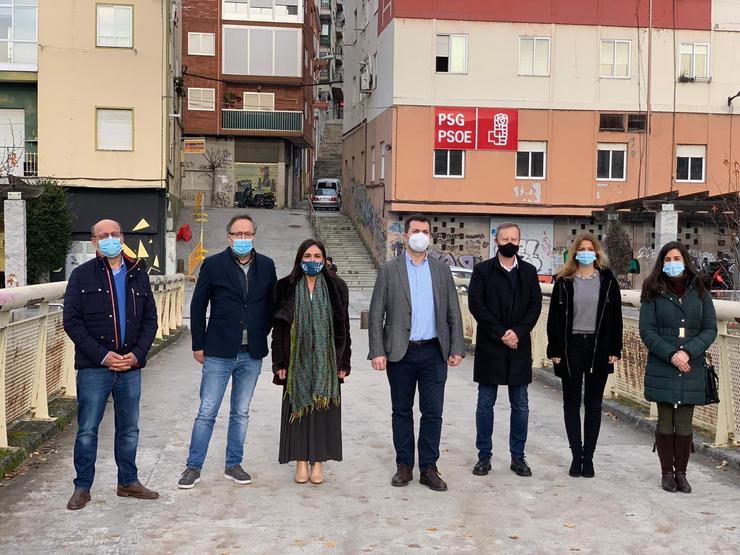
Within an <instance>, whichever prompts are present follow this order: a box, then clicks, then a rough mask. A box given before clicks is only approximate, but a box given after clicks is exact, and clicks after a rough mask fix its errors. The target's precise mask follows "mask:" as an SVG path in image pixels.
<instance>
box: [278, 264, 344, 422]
mask: <svg viewBox="0 0 740 555" xmlns="http://www.w3.org/2000/svg"><path fill="white" fill-rule="evenodd" d="M285 394H286V395H287V396H288V399H289V401H290V421H291V422H293V421H295V420H299V419H300V418H301V417H302V416H304V415H305V414H308V413H309V412H311V411H312V410H314V409H317V410H326V409H328V408H329V405H330V404H332V403H333V404H335V405H337V406H339V403H340V395H339V378H338V377H337V355H336V350H335V348H334V320H333V318H332V308H331V301H330V300H329V290H328V289H327V286H326V281H325V280H324V276H323V275H321V274H319V275H318V277H317V278H316V287H314V291H313V299H311V295H310V293H309V291H308V284H307V282H306V278H305V277H303V278H302V279H301V280H300V281H299V282H298V284H297V285H296V291H295V312H294V315H293V325H292V326H291V328H290V363H289V365H288V387H287V389H286V391H285Z"/></svg>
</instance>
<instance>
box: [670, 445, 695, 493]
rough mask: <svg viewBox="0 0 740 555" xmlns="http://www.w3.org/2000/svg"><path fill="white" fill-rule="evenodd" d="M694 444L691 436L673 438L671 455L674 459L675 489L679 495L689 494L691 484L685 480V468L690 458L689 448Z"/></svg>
mask: <svg viewBox="0 0 740 555" xmlns="http://www.w3.org/2000/svg"><path fill="white" fill-rule="evenodd" d="M693 444H694V438H693V436H690V435H689V436H679V435H675V436H673V453H674V457H675V462H674V466H675V469H676V474H675V478H676V487H677V488H678V491H680V492H681V493H691V484H689V481H688V480H687V479H686V467H687V466H688V464H689V457H690V456H691V447H692V446H693Z"/></svg>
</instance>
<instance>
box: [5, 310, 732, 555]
mask: <svg viewBox="0 0 740 555" xmlns="http://www.w3.org/2000/svg"><path fill="white" fill-rule="evenodd" d="M366 337H367V335H366V333H365V332H364V331H361V330H359V329H358V328H357V323H355V327H354V329H353V343H354V356H353V365H354V367H355V369H354V371H353V373H352V375H351V376H350V378H349V379H348V381H347V385H346V386H345V388H344V391H343V397H344V398H343V402H344V427H343V428H344V449H345V460H344V461H343V462H341V463H328V464H327V476H326V478H327V479H326V483H325V484H324V485H321V486H312V485H297V484H295V483H293V481H292V470H293V469H292V467H291V466H280V465H278V464H277V462H276V461H277V452H278V441H277V440H278V432H279V430H278V427H279V415H280V389H278V388H277V387H276V386H273V385H272V384H271V381H270V380H271V373H270V371H269V364H268V363H267V361H266V362H265V364H264V368H263V374H262V377H261V378H260V381H259V384H258V386H257V390H256V393H255V397H254V401H253V404H252V412H251V421H250V428H249V434H248V438H247V448H246V461H245V466H246V468H247V470H248V471H249V472H250V473H252V476H253V479H254V483H253V484H252V485H249V486H236V485H234V483H233V482H230V481H227V480H225V479H224V478H223V474H222V472H221V470H222V466H223V462H224V448H225V432H226V430H225V424H226V420H227V419H228V411H227V407H222V411H221V417H220V418H219V420H218V421H217V428H216V431H215V434H214V437H213V441H212V445H211V447H212V448H211V450H210V453H209V456H208V459H207V461H206V466H205V469H204V474H203V480H202V481H201V483H200V484H198V485H197V486H196V488H195V489H193V490H190V491H182V490H178V489H177V488H176V485H175V484H176V482H177V479H178V477H179V474H180V472H181V471H182V470H183V466H184V462H185V458H186V454H187V447H188V443H189V435H190V427H191V425H192V422H193V418H194V416H195V413H196V410H197V404H198V380H199V376H200V372H199V368H198V366H197V365H196V363H195V362H194V361H193V359H192V358H191V355H190V345H189V338H188V337H183V338H182V339H180V341H179V342H178V343H177V344H176V345H175V346H173V347H171V348H170V349H168V350H167V351H165V352H164V353H162V354H160V355H158V356H157V357H155V358H154V359H153V360H152V363H151V365H150V367H149V368H148V369H147V370H146V373H145V377H144V384H143V398H142V413H141V422H140V426H141V443H140V450H139V459H138V461H139V466H140V477H141V480H142V482H144V483H145V484H146V485H148V486H149V487H152V488H155V489H157V490H159V491H160V493H161V499H159V500H158V501H154V502H149V501H136V500H132V499H123V498H118V497H116V495H115V484H116V478H115V476H116V473H115V464H114V461H113V453H112V446H113V445H112V444H113V420H112V414H111V411H110V409H111V408H112V407H109V411H108V412H109V413H108V414H107V415H106V418H105V420H104V422H103V425H102V427H101V437H100V444H99V445H100V447H99V459H98V467H97V468H98V472H97V478H96V483H95V486H94V488H93V490H92V496H93V501H92V503H91V504H89V505H88V507H87V508H85V509H83V510H82V511H79V512H70V511H67V510H66V509H65V504H66V501H67V498H68V496H69V495H70V494H71V491H72V483H71V480H72V478H73V467H72V445H73V440H74V431H75V430H74V428H71V429H69V430H68V431H67V432H66V433H65V434H64V435H63V436H61V437H60V438H59V439H58V441H57V448H58V452H57V453H56V454H53V455H51V456H49V457H48V458H47V460H46V462H44V463H42V464H41V466H40V467H39V468H37V469H32V470H30V471H29V472H28V473H27V474H25V475H23V476H20V477H18V478H16V479H14V480H12V481H10V482H6V483H5V487H2V488H0V553H12V552H19V553H24V554H25V553H28V554H31V553H96V554H97V553H193V554H196V553H197V554H200V553H214V554H215V553H219V554H220V553H319V552H326V553H332V552H334V553H359V552H374V553H404V552H408V553H431V552H448V553H449V552H470V553H494V552H523V553H542V552H557V553H568V552H576V551H578V552H591V553H618V552H630V553H677V552H694V553H705V552H731V551H735V550H736V549H737V546H738V545H739V544H740V524H739V523H740V503H738V502H737V500H738V494H739V493H740V477H739V476H738V475H737V473H735V472H734V471H727V470H719V469H716V468H715V467H714V466H709V465H707V464H706V462H704V461H703V460H701V459H698V458H697V459H695V460H694V461H692V463H691V466H690V469H689V477H690V479H691V481H692V484H693V486H694V494H692V495H681V494H669V493H665V492H663V491H662V490H661V489H660V488H659V486H658V482H659V475H658V474H659V471H658V463H657V457H656V455H655V454H653V453H652V452H651V447H652V440H651V438H650V437H649V436H648V435H646V434H645V433H643V432H639V431H635V430H634V429H632V428H630V427H627V426H624V425H621V424H618V423H616V422H614V421H612V420H611V419H610V418H609V417H606V418H605V423H604V427H603V433H602V439H601V441H600V449H599V450H598V452H597V458H596V470H597V476H596V478H595V479H592V480H588V479H583V478H578V479H573V478H570V477H568V476H567V465H568V464H569V462H570V461H569V458H568V450H567V445H566V441H565V437H564V430H563V424H562V418H561V409H560V398H559V393H558V392H556V391H553V390H551V389H547V388H545V387H544V386H542V385H539V384H535V385H534V386H533V387H532V388H531V394H530V399H531V407H532V414H531V427H530V438H529V443H528V448H527V457H528V460H529V462H530V464H531V465H532V468H533V470H534V476H533V477H532V478H518V477H516V476H515V475H514V474H513V473H512V472H511V471H510V470H509V469H508V458H507V455H508V454H507V449H506V445H507V438H506V434H507V429H508V402H506V401H505V397H506V396H505V395H503V396H502V397H503V398H502V403H501V405H500V407H499V411H498V415H499V418H498V425H497V426H496V434H495V436H496V437H495V448H494V450H495V455H494V470H493V473H492V474H491V475H489V476H488V477H475V476H473V475H472V474H471V473H470V469H471V468H472V465H473V464H474V463H475V451H474V410H475V409H474V406H475V388H474V385H473V384H472V382H471V380H470V376H471V373H472V371H471V370H472V365H471V362H472V361H471V360H470V359H467V360H466V361H465V362H464V363H463V365H462V367H461V368H459V369H456V370H452V371H450V375H449V381H448V386H447V399H446V410H445V425H444V430H443V436H442V450H443V451H442V458H441V460H440V463H439V466H440V470H441V472H442V473H443V476H444V478H445V479H446V480H447V481H448V483H449V486H450V490H449V491H448V492H446V493H436V492H432V491H430V490H428V489H426V488H425V487H422V486H421V485H419V483H418V481H416V482H414V483H413V484H412V485H410V486H409V487H407V488H393V487H391V486H390V484H389V480H390V477H391V475H392V474H393V472H394V462H393V461H394V459H393V448H392V444H391V435H390V402H389V398H388V386H387V382H386V379H385V377H384V376H383V375H381V374H378V373H377V372H375V371H373V370H372V369H370V367H369V364H368V363H367V361H366V360H364V359H365V356H366V353H367V339H366ZM227 398H228V392H227ZM415 477H416V478H417V479H418V472H417V473H416V475H415Z"/></svg>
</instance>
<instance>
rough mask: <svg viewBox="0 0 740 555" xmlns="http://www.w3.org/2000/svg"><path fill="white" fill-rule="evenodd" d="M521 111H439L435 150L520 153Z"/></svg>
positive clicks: (503, 109) (483, 109) (436, 123)
mask: <svg viewBox="0 0 740 555" xmlns="http://www.w3.org/2000/svg"><path fill="white" fill-rule="evenodd" d="M518 144H519V110H517V109H509V108H436V109H435V114H434V148H436V149H446V150H517V148H518Z"/></svg>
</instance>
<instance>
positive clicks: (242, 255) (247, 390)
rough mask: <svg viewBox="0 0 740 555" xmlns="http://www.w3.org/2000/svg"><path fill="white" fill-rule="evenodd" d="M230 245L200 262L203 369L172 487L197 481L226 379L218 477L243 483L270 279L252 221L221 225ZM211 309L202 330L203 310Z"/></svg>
mask: <svg viewBox="0 0 740 555" xmlns="http://www.w3.org/2000/svg"><path fill="white" fill-rule="evenodd" d="M226 231H227V240H228V242H229V246H228V247H227V248H226V250H224V251H223V252H220V253H219V254H216V255H214V256H209V257H208V258H206V260H205V261H204V262H203V267H202V268H201V270H200V274H199V275H198V281H197V283H196V284H195V290H194V291H193V299H192V301H191V303H190V328H191V334H192V343H193V357H194V358H195V360H197V361H198V363H200V364H202V365H203V375H202V378H201V384H200V409H199V410H198V416H197V417H196V418H195V424H194V425H193V433H192V436H191V438H190V454H189V456H188V461H187V468H186V469H185V471H184V472H183V473H182V476H180V480H179V481H178V483H177V486H178V487H179V488H181V489H190V488H192V487H194V486H195V484H196V483H198V482H199V481H200V472H201V469H202V468H203V463H204V461H205V458H206V453H207V452H208V444H209V443H210V441H211V434H212V433H213V425H214V422H215V421H216V416H217V415H218V409H219V407H220V406H221V401H222V400H223V397H224V392H225V391H226V386H227V385H228V383H229V380H231V407H230V414H229V429H228V434H227V442H226V468H225V470H224V477H226V478H228V479H229V480H233V481H234V482H236V483H237V484H250V483H251V482H252V478H251V476H250V475H249V474H248V473H247V472H245V471H244V469H243V468H242V466H241V463H242V459H243V456H244V440H245V439H246V437H247V425H248V424H249V405H250V403H251V401H252V394H253V393H254V388H255V386H256V385H257V378H259V374H260V371H261V369H262V359H263V358H264V357H265V356H266V355H267V336H268V334H269V333H270V328H271V326H272V292H273V288H274V287H275V282H276V281H277V277H276V275H275V263H274V262H273V261H272V259H270V258H268V257H266V256H264V255H262V254H259V253H257V252H256V251H255V250H254V249H253V245H252V243H253V241H254V237H255V235H256V232H257V227H256V225H255V223H254V221H253V220H252V218H251V217H249V216H247V215H246V214H245V215H241V216H234V217H233V218H232V219H231V221H230V222H229V224H228V225H227V226H226ZM209 304H210V305H211V313H210V319H209V321H208V326H207V327H206V309H207V308H208V305H209Z"/></svg>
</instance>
